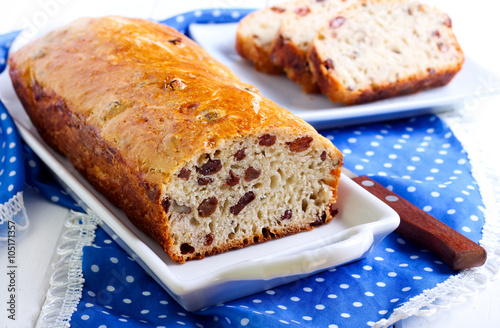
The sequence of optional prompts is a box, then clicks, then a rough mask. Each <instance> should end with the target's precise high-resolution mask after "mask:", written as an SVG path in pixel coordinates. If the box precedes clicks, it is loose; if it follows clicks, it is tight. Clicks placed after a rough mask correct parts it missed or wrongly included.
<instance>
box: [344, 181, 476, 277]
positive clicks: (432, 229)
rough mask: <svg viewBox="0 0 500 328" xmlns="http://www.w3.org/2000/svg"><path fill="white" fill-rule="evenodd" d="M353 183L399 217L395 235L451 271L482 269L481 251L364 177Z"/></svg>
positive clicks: (436, 220) (466, 239) (471, 242)
mask: <svg viewBox="0 0 500 328" xmlns="http://www.w3.org/2000/svg"><path fill="white" fill-rule="evenodd" d="M352 180H353V181H355V182H356V183H358V184H359V185H360V186H361V187H363V188H364V189H366V190H368V192H370V193H371V194H373V195H375V196H376V197H377V198H379V199H380V200H381V201H383V202H384V203H386V204H387V205H389V206H390V207H392V208H393V209H394V210H395V211H396V212H397V213H398V214H399V216H400V219H401V221H400V222H401V223H400V224H399V227H398V228H397V229H396V232H397V233H398V234H400V235H401V236H402V237H404V238H406V239H408V240H411V241H412V242H415V243H417V244H419V245H421V246H423V247H426V248H427V249H429V250H430V251H432V252H434V253H435V254H436V255H438V256H439V257H440V258H441V259H443V261H444V262H446V263H447V264H448V265H449V266H450V267H451V268H452V269H453V270H462V269H466V268H472V267H477V266H481V265H483V264H484V262H485V261H486V251H485V249H484V248H482V247H481V246H479V245H478V244H476V243H475V242H473V241H472V240H470V239H469V238H467V237H465V236H464V235H462V234H460V233H458V232H457V231H456V230H454V229H452V228H450V227H449V226H447V225H446V224H444V223H443V222H441V221H439V220H438V219H436V218H434V217H433V216H431V215H429V214H428V213H426V212H424V211H422V210H421V209H419V208H418V207H416V206H415V205H413V204H411V203H410V202H408V201H406V200H405V199H403V198H401V197H399V196H398V195H396V194H395V193H393V192H391V191H390V190H388V189H387V188H384V187H383V186H382V185H381V184H379V183H377V182H376V181H374V180H372V179H370V178H368V177H366V176H360V177H356V178H353V179H352Z"/></svg>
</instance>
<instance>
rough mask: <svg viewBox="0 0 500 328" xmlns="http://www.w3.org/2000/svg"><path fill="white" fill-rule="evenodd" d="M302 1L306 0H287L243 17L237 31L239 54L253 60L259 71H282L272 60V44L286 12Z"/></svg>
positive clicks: (270, 72)
mask: <svg viewBox="0 0 500 328" xmlns="http://www.w3.org/2000/svg"><path fill="white" fill-rule="evenodd" d="M301 2H304V1H303V0H302V1H289V2H285V3H282V4H279V5H276V6H274V7H269V8H264V9H262V10H258V11H256V12H253V13H251V14H249V15H247V16H245V17H244V18H243V19H241V20H240V22H239V24H238V29H237V31H236V51H237V52H238V54H239V55H240V56H241V57H243V58H245V59H248V60H250V61H252V62H253V64H254V67H255V69H256V70H258V71H261V72H264V73H268V74H278V73H281V72H282V69H281V67H280V66H278V65H275V64H274V63H273V62H272V61H271V57H270V55H271V44H272V42H273V40H274V37H275V36H276V33H277V32H278V29H279V27H280V24H281V20H282V19H283V17H284V16H285V14H286V13H287V12H288V11H290V10H292V9H293V8H295V7H296V6H298V3H301Z"/></svg>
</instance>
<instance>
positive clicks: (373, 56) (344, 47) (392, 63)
mask: <svg viewBox="0 0 500 328" xmlns="http://www.w3.org/2000/svg"><path fill="white" fill-rule="evenodd" d="M308 56H309V61H310V66H311V70H312V72H313V74H314V77H315V79H316V80H317V81H318V84H319V86H320V87H321V91H322V92H323V93H324V94H325V95H327V96H328V97H329V98H330V100H331V101H333V102H343V103H345V104H357V103H364V102H368V101H373V100H377V99H383V98H388V97H393V96H397V95H402V94H409V93H414V92H418V91H421V90H424V89H428V88H433V87H438V86H442V85H445V84H447V83H448V82H449V81H450V80H451V79H452V78H453V76H455V74H456V73H457V72H458V71H459V70H460V68H461V67H462V63H463V61H464V55H463V52H462V50H461V48H460V46H459V44H458V42H457V40H456V38H455V35H454V34H453V31H452V28H451V20H450V18H449V17H448V16H447V15H446V14H444V13H442V12H441V11H439V10H438V9H436V8H433V7H430V6H428V5H424V4H419V3H417V2H406V1H395V0H392V1H380V2H366V3H364V4H363V5H360V6H358V7H356V8H353V9H349V10H346V11H344V12H343V13H340V14H339V15H337V16H335V17H332V18H331V19H330V21H329V22H328V23H327V24H325V26H324V27H323V28H322V29H321V30H320V31H319V32H318V34H317V36H316V37H315V38H314V40H313V42H312V45H311V48H310V51H309V55H308Z"/></svg>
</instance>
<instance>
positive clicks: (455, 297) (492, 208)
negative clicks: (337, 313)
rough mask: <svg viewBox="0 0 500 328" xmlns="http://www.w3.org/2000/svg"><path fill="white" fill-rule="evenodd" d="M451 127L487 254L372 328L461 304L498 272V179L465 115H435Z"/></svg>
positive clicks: (386, 325) (499, 259)
mask: <svg viewBox="0 0 500 328" xmlns="http://www.w3.org/2000/svg"><path fill="white" fill-rule="evenodd" d="M439 116H440V117H441V119H443V121H444V122H445V123H446V124H447V125H448V126H449V127H450V128H451V130H452V131H453V133H454V134H455V136H456V137H457V138H458V139H459V140H460V141H461V142H462V146H463V147H464V149H465V150H466V151H467V153H468V154H469V161H470V163H471V166H472V175H473V177H474V178H475V179H476V182H477V183H478V186H479V191H480V193H481V197H482V199H483V203H484V206H485V210H484V217H485V224H484V226H483V231H482V232H483V236H482V238H481V240H480V242H479V244H480V245H481V246H482V247H484V248H485V249H486V252H487V254H488V257H487V260H486V263H485V264H484V265H483V266H481V267H478V268H472V269H467V270H463V271H461V272H459V273H458V274H456V275H454V276H452V277H450V278H449V279H448V280H446V281H445V282H443V283H441V284H438V285H437V286H436V287H434V288H432V289H429V290H424V291H423V292H422V293H421V294H420V295H417V296H415V297H414V298H412V299H410V300H409V301H408V302H406V303H404V304H403V305H402V306H401V307H399V308H397V309H395V310H394V311H393V312H392V314H391V315H390V316H389V318H387V319H382V320H380V321H378V322H377V323H375V324H374V325H373V327H374V328H382V327H389V326H391V325H393V324H394V323H396V322H397V321H399V320H402V319H405V318H408V317H410V316H414V315H415V316H431V315H433V314H434V313H435V312H436V311H438V310H443V309H447V308H450V307H451V306H454V305H456V304H459V303H463V302H465V301H466V300H467V298H468V297H470V296H471V295H474V294H476V293H477V292H479V291H480V290H482V289H484V288H485V287H486V285H487V284H488V282H489V281H490V280H493V279H495V278H498V276H499V272H500V248H499V247H498V246H499V241H500V191H499V190H498V189H495V186H498V185H500V176H499V174H498V173H497V172H496V171H495V168H493V167H492V165H491V163H490V162H488V158H489V157H488V153H487V152H486V151H485V150H484V149H482V146H481V142H480V140H479V138H478V136H477V135H476V133H475V132H474V129H473V128H471V127H469V126H468V124H466V123H464V122H465V121H466V120H465V119H464V117H465V114H464V113H463V112H461V111H454V112H450V113H444V114H441V115H439Z"/></svg>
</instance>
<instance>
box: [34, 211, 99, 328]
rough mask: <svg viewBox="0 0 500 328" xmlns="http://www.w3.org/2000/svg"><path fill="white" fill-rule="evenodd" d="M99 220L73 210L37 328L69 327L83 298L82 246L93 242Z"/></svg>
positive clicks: (58, 250) (93, 215)
mask: <svg viewBox="0 0 500 328" xmlns="http://www.w3.org/2000/svg"><path fill="white" fill-rule="evenodd" d="M99 222H100V219H99V218H98V217H97V216H96V215H95V214H83V213H78V212H73V211H71V212H70V214H69V216H68V218H67V220H66V223H65V232H64V233H63V234H62V237H61V240H60V241H59V243H58V245H59V246H58V247H57V250H56V251H57V256H58V259H57V261H56V262H55V263H54V264H53V269H54V273H53V274H52V277H51V278H50V288H49V290H48V291H47V295H46V299H45V303H44V305H43V307H42V311H41V312H40V317H39V318H38V323H37V328H45V327H47V328H48V327H50V328H62V327H69V326H70V323H69V322H70V320H71V316H72V315H73V312H75V311H76V308H77V306H78V303H80V299H81V298H82V289H83V283H84V281H85V279H84V278H83V273H82V255H83V247H84V246H89V245H91V244H92V242H93V241H94V238H95V230H96V228H97V224H98V223H99Z"/></svg>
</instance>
